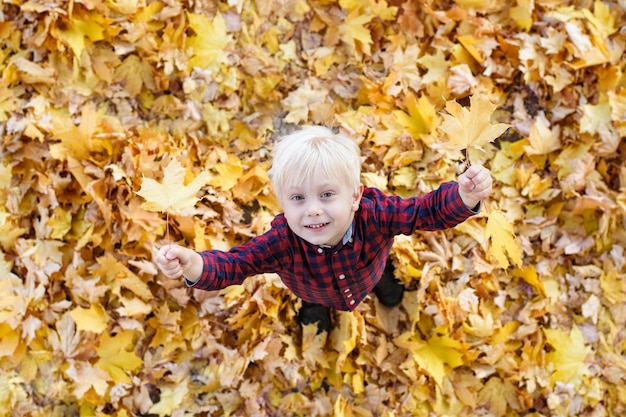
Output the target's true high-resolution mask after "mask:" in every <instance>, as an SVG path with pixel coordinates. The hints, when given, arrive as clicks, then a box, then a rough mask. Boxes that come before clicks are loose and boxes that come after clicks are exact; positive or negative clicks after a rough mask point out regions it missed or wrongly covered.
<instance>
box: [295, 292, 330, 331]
mask: <svg viewBox="0 0 626 417" xmlns="http://www.w3.org/2000/svg"><path fill="white" fill-rule="evenodd" d="M298 319H299V320H300V324H301V325H306V324H312V323H317V334H320V333H323V332H330V308H328V307H324V306H323V305H320V304H315V303H307V302H306V301H304V300H302V307H301V308H300V311H299V312H298Z"/></svg>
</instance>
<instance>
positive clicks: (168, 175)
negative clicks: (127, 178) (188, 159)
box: [137, 160, 209, 213]
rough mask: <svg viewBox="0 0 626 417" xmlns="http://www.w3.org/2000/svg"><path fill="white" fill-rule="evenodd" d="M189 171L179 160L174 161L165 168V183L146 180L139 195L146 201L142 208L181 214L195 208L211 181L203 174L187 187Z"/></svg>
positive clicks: (138, 192)
mask: <svg viewBox="0 0 626 417" xmlns="http://www.w3.org/2000/svg"><path fill="white" fill-rule="evenodd" d="M186 174H187V170H186V169H185V168H183V166H182V165H181V164H180V162H178V161H177V160H172V161H171V162H170V163H169V165H168V166H167V167H166V168H165V173H164V176H163V182H162V183H161V184H159V183H158V182H157V181H155V180H153V179H151V178H144V179H143V183H142V184H141V189H140V190H139V191H137V194H138V195H140V196H141V197H143V198H144V199H146V202H145V203H143V204H142V205H141V208H143V209H145V210H148V211H157V212H168V213H169V212H180V211H183V210H185V209H187V208H191V207H193V206H194V205H195V204H196V202H197V201H198V200H199V199H198V197H196V194H197V193H198V191H199V190H200V188H202V186H203V185H205V184H206V183H207V181H208V180H209V176H208V174H207V173H206V172H201V173H200V174H199V175H198V176H197V177H196V178H194V179H193V181H191V182H190V183H189V184H187V185H185V176H186Z"/></svg>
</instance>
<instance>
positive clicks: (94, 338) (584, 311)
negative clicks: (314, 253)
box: [0, 0, 626, 417]
mask: <svg viewBox="0 0 626 417" xmlns="http://www.w3.org/2000/svg"><path fill="white" fill-rule="evenodd" d="M208 3H210V4H206V5H202V4H186V3H178V2H169V3H163V2H158V1H157V2H151V3H148V4H143V3H139V2H124V1H121V2H108V3H99V2H83V1H76V2H68V3H58V4H56V3H46V4H40V3H33V2H21V3H20V2H18V3H12V4H8V3H4V4H3V6H2V19H0V20H1V21H0V39H1V44H0V46H1V49H0V67H1V68H2V79H1V80H0V121H1V122H2V124H1V126H0V131H2V133H3V138H4V141H3V148H2V156H3V159H2V162H1V164H0V184H1V185H2V188H3V189H4V190H5V192H4V193H2V195H1V196H0V201H1V203H2V207H1V211H0V228H1V233H0V245H1V248H2V251H3V253H4V256H3V258H2V259H0V268H2V272H3V273H2V279H1V280H0V291H1V293H2V294H3V296H2V298H1V299H0V368H1V370H2V372H0V415H2V416H4V415H6V416H18V415H19V416H61V415H69V414H72V415H98V416H106V415H110V416H131V415H158V416H170V415H171V416H183V415H232V416H244V415H245V416H250V415H258V416H262V415H280V416H289V415H303V416H331V415H332V416H388V417H391V416H405V415H417V416H422V415H430V414H434V415H439V416H444V415H446V416H461V415H490V416H505V415H506V416H514V415H531V413H535V414H536V415H576V416H600V415H622V414H623V413H624V408H625V407H626V404H625V403H626V401H625V400H624V398H626V389H625V388H623V386H624V384H623V382H624V378H625V372H626V362H624V360H623V357H622V356H623V351H624V349H623V348H622V346H623V344H624V343H623V334H622V331H621V329H622V328H623V325H624V322H625V321H626V309H625V308H624V306H625V304H624V302H625V300H626V285H625V284H624V282H625V281H624V274H625V273H626V265H625V262H624V261H623V259H624V256H623V255H624V253H623V247H624V245H625V244H626V235H625V234H624V232H623V230H624V227H623V226H624V225H623V220H622V217H623V207H624V206H625V204H624V196H623V193H622V189H623V187H624V181H626V171H624V168H623V166H622V165H623V163H622V158H623V155H624V151H626V149H624V148H623V145H622V144H621V137H624V136H626V127H625V126H626V116H625V115H626V92H625V90H626V85H625V84H626V81H625V80H624V75H623V71H624V65H625V62H624V58H623V56H624V51H625V50H626V39H625V37H624V34H623V33H621V32H620V30H619V24H618V23H619V22H621V21H624V19H625V11H624V8H623V5H620V3H619V2H611V1H606V2H600V1H595V2H575V3H574V4H572V5H561V4H556V3H554V2H539V1H536V2H528V1H524V0H519V1H517V2H497V1H484V2H483V1H457V2H455V3H454V4H439V2H410V1H408V2H404V3H403V2H400V1H395V2H390V3H386V2H385V1H382V0H381V1H377V0H362V1H351V0H341V1H338V2H334V1H325V0H324V1H322V0H319V1H315V0H310V1H305V0H296V1H278V2H276V1H269V0H268V1H262V0H261V1H255V2H249V1H246V0H237V1H229V2H208ZM279 6H281V7H279ZM303 123H321V124H329V125H332V126H335V127H338V128H341V129H343V130H344V131H345V132H347V133H349V134H351V135H353V136H354V138H355V140H357V141H358V143H359V144H360V146H361V148H362V150H363V155H364V163H363V167H364V174H363V181H364V182H365V183H366V185H370V186H377V187H379V188H381V189H384V190H387V191H389V192H393V193H396V194H399V195H413V194H416V193H417V194H421V193H425V192H427V191H429V190H432V189H434V188H435V187H437V186H438V184H439V183H441V182H442V181H445V180H449V179H454V178H455V177H456V175H457V173H458V171H459V170H461V169H463V167H464V166H465V164H466V163H467V162H468V161H469V163H481V164H484V165H486V166H488V167H489V168H490V169H491V171H492V174H493V176H494V194H493V197H492V198H491V199H490V200H489V201H488V202H485V204H484V205H483V210H482V213H481V214H480V215H479V216H476V217H475V218H472V219H470V220H468V221H467V222H465V223H464V224H462V225H460V226H458V227H457V228H455V229H454V230H449V231H445V232H437V233H417V234H415V235H413V236H401V237H398V239H397V241H396V244H395V246H394V250H393V259H394V262H395V263H396V267H397V270H398V274H399V278H400V279H401V280H402V281H403V282H404V283H405V285H406V286H407V289H408V292H407V294H406V296H405V298H404V301H403V304H402V306H401V307H400V308H396V309H386V308H384V307H382V306H380V305H379V304H378V303H377V301H376V299H375V297H374V298H372V299H368V300H366V302H365V303H363V304H362V305H361V306H359V308H358V309H357V310H356V311H355V312H354V313H343V312H336V313H335V314H334V317H333V318H334V328H333V331H332V332H331V333H330V334H329V335H328V337H327V339H325V338H324V337H320V336H316V335H315V334H314V333H313V332H312V331H311V329H309V328H306V329H304V331H303V332H301V331H300V329H299V327H298V325H297V324H296V322H295V320H294V316H295V311H296V309H297V306H298V300H296V299H295V297H294V296H293V295H291V294H290V293H289V292H288V291H287V290H286V289H285V288H284V287H283V286H282V284H281V282H280V280H279V279H278V277H276V276H274V275H265V276H259V277H254V278H250V279H249V280H247V281H246V283H245V284H244V285H242V286H236V287H231V288H228V289H226V290H224V291H222V292H220V293H208V292H201V291H191V290H189V289H187V288H186V287H185V286H184V284H183V283H182V282H180V281H177V280H168V279H166V278H164V277H163V276H161V275H160V274H158V271H157V269H156V267H155V265H154V263H153V262H152V257H153V251H154V249H155V248H156V247H158V246H160V245H162V244H167V243H168V242H174V241H175V242H179V243H182V244H184V245H186V246H189V247H193V248H195V249H197V250H204V249H208V248H215V249H223V250H226V249H228V248H230V247H231V246H233V245H236V244H238V243H242V242H245V241H247V240H248V239H249V238H251V237H252V236H254V235H257V234H260V233H262V232H263V231H264V230H265V229H266V228H267V227H268V225H269V222H270V220H271V218H272V217H273V215H274V214H275V213H277V212H278V210H279V207H278V206H277V204H276V201H275V199H274V198H273V196H272V194H271V190H270V188H269V185H268V178H267V168H268V167H269V163H270V161H269V154H270V152H271V148H272V144H273V141H274V140H275V138H276V137H277V136H279V135H280V134H282V133H285V132H287V131H289V130H291V129H293V128H294V126H295V125H297V124H303Z"/></svg>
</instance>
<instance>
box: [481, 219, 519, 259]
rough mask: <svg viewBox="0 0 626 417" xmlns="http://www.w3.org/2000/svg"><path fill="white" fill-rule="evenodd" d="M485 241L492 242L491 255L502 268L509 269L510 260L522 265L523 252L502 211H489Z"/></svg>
mask: <svg viewBox="0 0 626 417" xmlns="http://www.w3.org/2000/svg"><path fill="white" fill-rule="evenodd" d="M485 240H489V241H490V246H489V251H488V253H489V255H491V256H493V257H494V258H495V259H496V261H498V264H499V265H500V266H501V267H502V268H508V266H509V259H510V260H511V261H512V262H513V263H514V264H515V265H517V266H521V265H522V250H521V248H520V246H519V243H518V242H517V241H516V239H515V234H514V233H513V226H512V225H511V223H510V222H509V221H508V220H507V218H506V217H504V214H503V213H502V212H501V211H499V210H490V211H489V217H488V219H487V227H486V228H485Z"/></svg>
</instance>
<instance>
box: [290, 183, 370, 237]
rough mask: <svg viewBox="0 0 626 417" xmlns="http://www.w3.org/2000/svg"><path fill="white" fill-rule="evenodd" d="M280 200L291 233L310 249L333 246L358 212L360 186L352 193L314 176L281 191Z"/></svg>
mask: <svg viewBox="0 0 626 417" xmlns="http://www.w3.org/2000/svg"><path fill="white" fill-rule="evenodd" d="M281 194H282V195H281V196H280V201H281V204H282V206H283V210H284V214H285V218H286V219H287V223H288V224H289V227H290V228H291V230H292V231H293V232H294V233H295V234H296V235H298V236H300V237H301V238H302V239H304V240H306V241H308V242H309V243H311V244H313V245H333V246H334V245H336V244H337V243H339V242H340V241H341V239H342V238H343V236H344V235H345V233H346V231H347V230H348V228H349V227H350V224H351V223H352V219H353V218H354V212H355V211H357V209H358V208H359V203H360V202H361V195H362V194H363V185H362V184H359V188H358V189H357V190H354V189H352V188H351V187H350V186H348V184H346V181H337V180H336V179H331V178H326V177H323V176H322V177H320V176H317V175H316V176H315V178H313V179H312V180H310V181H308V182H306V183H303V184H300V185H298V186H294V187H288V188H285V189H284V190H283V191H282V193H281Z"/></svg>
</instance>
